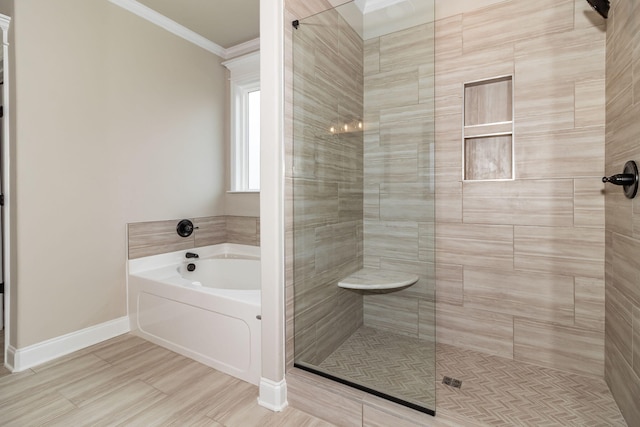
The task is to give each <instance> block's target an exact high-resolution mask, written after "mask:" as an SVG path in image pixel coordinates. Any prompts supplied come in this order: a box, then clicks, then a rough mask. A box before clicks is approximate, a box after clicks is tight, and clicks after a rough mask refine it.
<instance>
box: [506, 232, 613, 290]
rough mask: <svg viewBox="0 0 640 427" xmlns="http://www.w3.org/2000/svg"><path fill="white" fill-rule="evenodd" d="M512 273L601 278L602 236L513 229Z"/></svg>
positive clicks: (602, 268) (602, 275)
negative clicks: (536, 272)
mask: <svg viewBox="0 0 640 427" xmlns="http://www.w3.org/2000/svg"><path fill="white" fill-rule="evenodd" d="M514 251H515V255H514V265H515V268H516V269H522V270H533V271H542V272H548V273H555V274H568V275H573V276H584V277H593V278H603V277H604V233H603V232H602V230H599V229H593V228H572V227H519V226H516V227H515V231H514Z"/></svg>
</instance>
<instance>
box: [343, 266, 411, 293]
mask: <svg viewBox="0 0 640 427" xmlns="http://www.w3.org/2000/svg"><path fill="white" fill-rule="evenodd" d="M418 279H419V277H418V276H417V275H415V274H407V273H402V272H398V271H389V270H379V269H376V268H363V269H362V270H358V271H356V272H355V273H353V274H351V275H349V276H347V277H345V278H344V279H342V280H340V281H339V282H338V286H339V287H341V288H345V289H359V290H363V291H367V290H371V291H373V290H382V289H398V288H405V287H407V286H411V285H413V284H414V283H416V282H417V281H418Z"/></svg>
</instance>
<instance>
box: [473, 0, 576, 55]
mask: <svg viewBox="0 0 640 427" xmlns="http://www.w3.org/2000/svg"><path fill="white" fill-rule="evenodd" d="M573 19H574V5H573V2H572V1H566V0H564V1H557V0H541V1H538V2H528V1H505V2H502V3H498V4H496V5H493V6H490V7H485V8H482V9H479V10H477V11H474V12H470V13H465V14H464V19H463V28H464V31H463V37H464V39H463V40H464V49H465V52H466V51H476V50H482V49H484V48H486V47H487V46H496V45H501V44H509V43H513V42H514V41H518V40H526V39H529V38H531V36H532V35H539V34H548V33H555V32H564V31H569V30H572V29H573Z"/></svg>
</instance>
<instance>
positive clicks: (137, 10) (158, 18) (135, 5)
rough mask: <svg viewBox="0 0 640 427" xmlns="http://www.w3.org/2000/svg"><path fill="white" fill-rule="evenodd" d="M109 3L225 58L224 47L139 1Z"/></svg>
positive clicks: (127, 0) (123, 0) (119, 0)
mask: <svg viewBox="0 0 640 427" xmlns="http://www.w3.org/2000/svg"><path fill="white" fill-rule="evenodd" d="M109 1H110V2H111V3H113V4H115V5H116V6H120V7H121V8H123V9H125V10H128V11H129V12H131V13H133V14H135V15H138V16H139V17H141V18H142V19H146V20H147V21H149V22H151V23H153V24H156V25H157V26H159V27H161V28H164V29H165V30H167V31H169V32H170V33H173V34H175V35H176V36H178V37H181V38H183V39H185V40H187V41H188V42H191V43H193V44H195V45H196V46H200V47H201V48H203V49H205V50H207V51H209V52H211V53H213V54H214V55H218V56H219V57H221V58H225V59H226V53H227V52H226V51H227V50H226V49H224V48H223V47H222V46H220V45H217V44H216V43H214V42H212V41H211V40H209V39H207V38H205V37H202V36H201V35H200V34H198V33H196V32H194V31H191V30H190V29H188V28H187V27H185V26H183V25H180V24H178V23H177V22H176V21H174V20H172V19H169V18H167V17H166V16H164V15H163V14H161V13H158V12H156V11H155V10H153V9H151V8H148V7H147V6H145V5H143V4H142V3H139V2H137V1H135V0H109Z"/></svg>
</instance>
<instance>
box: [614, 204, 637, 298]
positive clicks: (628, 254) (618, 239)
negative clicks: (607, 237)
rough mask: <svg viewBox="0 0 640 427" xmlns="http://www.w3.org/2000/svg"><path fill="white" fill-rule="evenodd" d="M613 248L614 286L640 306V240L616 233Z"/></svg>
mask: <svg viewBox="0 0 640 427" xmlns="http://www.w3.org/2000/svg"><path fill="white" fill-rule="evenodd" d="M636 215H638V214H636ZM612 246H613V247H612V248H610V249H611V250H613V257H614V258H613V266H612V267H613V270H614V272H615V278H614V281H613V284H614V285H615V287H616V288H617V289H618V290H619V291H620V292H621V293H622V294H623V295H624V296H625V297H626V298H627V299H629V300H630V302H632V303H633V304H634V305H636V306H640V286H638V284H640V257H639V256H638V254H639V253H640V240H637V239H632V238H629V237H626V236H622V235H620V234H617V233H614V234H613V245H612Z"/></svg>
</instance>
